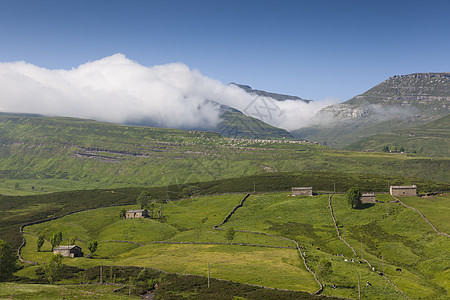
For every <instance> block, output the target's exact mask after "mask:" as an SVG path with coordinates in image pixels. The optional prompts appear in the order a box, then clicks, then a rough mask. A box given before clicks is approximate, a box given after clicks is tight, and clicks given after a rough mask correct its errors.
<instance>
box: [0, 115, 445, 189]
mask: <svg viewBox="0 0 450 300" xmlns="http://www.w3.org/2000/svg"><path fill="white" fill-rule="evenodd" d="M0 150H1V151H0V194H12V195H15V194H16V195H17V194H20V195H26V194H39V193H45V192H50V191H61V190H73V189H93V188H118V187H130V186H143V187H150V186H167V185H172V184H185V183H193V182H202V181H211V180H219V179H225V178H236V177H242V176H251V175H257V174H266V173H277V172H299V171H309V172H338V173H349V174H373V175H382V174H383V175H393V176H409V177H417V178H422V179H427V180H433V181H437V182H449V181H450V177H449V176H450V175H449V174H448V172H447V170H448V169H449V167H450V161H449V160H448V159H447V158H440V159H437V158H434V159H432V160H431V159H430V158H428V157H420V156H409V155H401V154H385V153H363V152H353V151H337V150H332V149H328V148H326V147H323V146H320V145H316V144H312V143H305V142H300V141H292V140H250V139H238V138H236V139H232V138H225V137H222V136H220V135H219V134H217V133H211V132H201V131H184V130H175V129H164V128H150V127H138V126H121V125H116V124H109V123H100V122H95V121H90V120H81V119H73V118H45V117H32V116H23V115H4V114H3V115H0Z"/></svg>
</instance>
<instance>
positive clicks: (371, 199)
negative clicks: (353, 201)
mask: <svg viewBox="0 0 450 300" xmlns="http://www.w3.org/2000/svg"><path fill="white" fill-rule="evenodd" d="M360 199H361V203H362V204H366V203H375V202H376V199H375V193H365V194H362V195H361V198H360Z"/></svg>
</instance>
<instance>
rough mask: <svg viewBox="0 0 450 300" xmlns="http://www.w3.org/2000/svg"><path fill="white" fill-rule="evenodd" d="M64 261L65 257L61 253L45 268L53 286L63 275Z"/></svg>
mask: <svg viewBox="0 0 450 300" xmlns="http://www.w3.org/2000/svg"><path fill="white" fill-rule="evenodd" d="M62 259H63V257H62V255H61V254H60V253H58V254H53V255H52V256H51V257H50V259H49V260H48V261H47V263H46V264H45V265H44V267H43V269H44V273H45V277H47V279H48V281H49V282H50V284H53V282H54V281H55V280H58V279H59V276H60V275H61V270H62V268H63V264H62Z"/></svg>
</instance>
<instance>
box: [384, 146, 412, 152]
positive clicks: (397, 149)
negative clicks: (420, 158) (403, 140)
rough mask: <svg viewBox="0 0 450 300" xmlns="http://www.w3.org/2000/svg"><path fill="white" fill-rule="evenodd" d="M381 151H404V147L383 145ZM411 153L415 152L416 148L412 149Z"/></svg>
mask: <svg viewBox="0 0 450 300" xmlns="http://www.w3.org/2000/svg"><path fill="white" fill-rule="evenodd" d="M381 151H383V152H402V153H403V152H406V150H405V148H403V147H397V146H392V147H389V146H384V147H383V148H382V149H381ZM411 153H416V150H412V151H411Z"/></svg>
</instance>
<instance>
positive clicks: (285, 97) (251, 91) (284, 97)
mask: <svg viewBox="0 0 450 300" xmlns="http://www.w3.org/2000/svg"><path fill="white" fill-rule="evenodd" d="M229 85H235V86H237V87H240V88H241V89H243V90H244V91H246V92H247V93H249V94H255V95H258V96H261V97H269V98H272V99H275V100H277V101H285V100H296V101H303V102H306V103H309V102H311V101H312V100H306V99H303V98H300V97H298V96H290V95H283V94H277V93H271V92H266V91H261V90H254V89H252V88H251V87H250V86H248V85H243V84H237V83H234V82H231V83H230V84H229Z"/></svg>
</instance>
